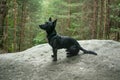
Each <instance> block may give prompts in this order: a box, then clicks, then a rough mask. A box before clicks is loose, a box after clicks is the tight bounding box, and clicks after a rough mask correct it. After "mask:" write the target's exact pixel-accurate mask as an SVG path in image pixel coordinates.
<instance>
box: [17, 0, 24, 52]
mask: <svg viewBox="0 0 120 80" xmlns="http://www.w3.org/2000/svg"><path fill="white" fill-rule="evenodd" d="M25 20H26V0H25V1H24V2H23V4H22V15H21V26H20V38H19V51H21V50H23V48H24V47H23V44H24V27H25Z"/></svg>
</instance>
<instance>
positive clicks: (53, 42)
mask: <svg viewBox="0 0 120 80" xmlns="http://www.w3.org/2000/svg"><path fill="white" fill-rule="evenodd" d="M48 42H49V44H50V45H51V46H52V47H53V48H57V49H59V48H60V47H61V37H59V36H54V37H52V38H51V39H48Z"/></svg>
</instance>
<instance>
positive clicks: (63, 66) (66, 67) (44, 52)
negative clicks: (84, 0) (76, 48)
mask: <svg viewBox="0 0 120 80" xmlns="http://www.w3.org/2000/svg"><path fill="white" fill-rule="evenodd" d="M79 43H80V44H81V46H82V47H84V48H85V49H88V50H93V51H95V52H97V53H98V55H97V56H95V55H90V54H85V55H83V54H82V52H79V55H78V56H75V57H72V58H66V54H65V50H64V49H62V50H59V51H58V61H57V62H53V61H52V58H51V54H52V48H51V47H50V46H49V45H48V44H42V45H38V46H35V47H32V48H30V49H28V50H25V51H23V52H18V53H12V54H11V53H9V54H1V55H0V80H120V42H116V41H112V40H85V41H79Z"/></svg>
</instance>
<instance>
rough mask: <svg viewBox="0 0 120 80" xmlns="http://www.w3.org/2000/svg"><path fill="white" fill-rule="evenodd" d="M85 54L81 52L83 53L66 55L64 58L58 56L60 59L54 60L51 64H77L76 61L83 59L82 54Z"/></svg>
mask: <svg viewBox="0 0 120 80" xmlns="http://www.w3.org/2000/svg"><path fill="white" fill-rule="evenodd" d="M83 55H84V54H83V53H81V54H78V55H76V56H73V57H66V58H64V59H61V58H60V59H59V58H58V61H53V62H51V65H56V64H66V63H67V64H76V63H78V62H80V61H81V60H82V56H83Z"/></svg>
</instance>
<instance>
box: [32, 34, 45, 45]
mask: <svg viewBox="0 0 120 80" xmlns="http://www.w3.org/2000/svg"><path fill="white" fill-rule="evenodd" d="M45 39H46V35H45V33H44V32H40V33H38V34H37V36H36V37H35V38H34V39H33V43H34V45H38V44H42V43H45V42H46V40H45Z"/></svg>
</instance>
